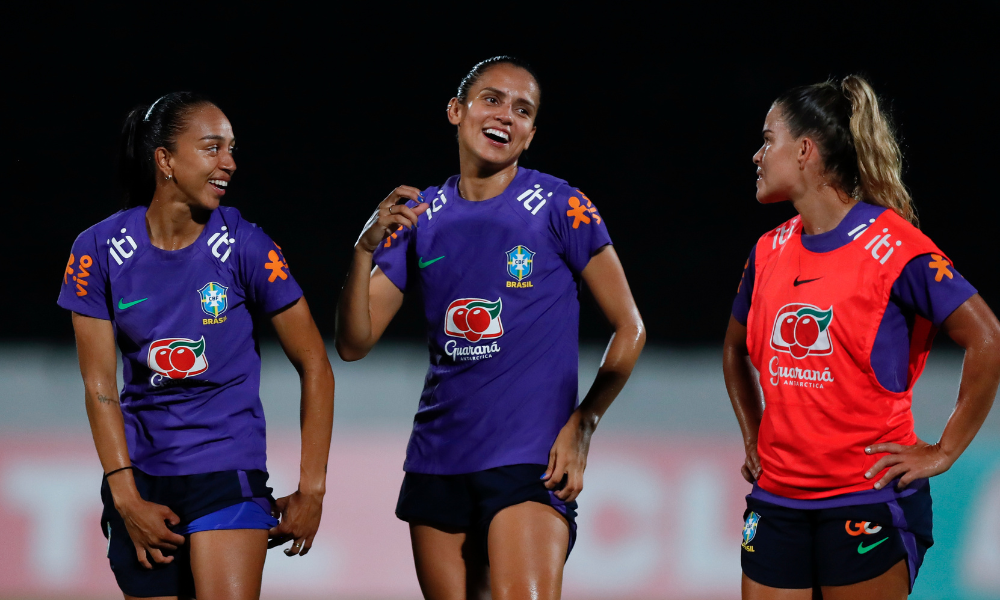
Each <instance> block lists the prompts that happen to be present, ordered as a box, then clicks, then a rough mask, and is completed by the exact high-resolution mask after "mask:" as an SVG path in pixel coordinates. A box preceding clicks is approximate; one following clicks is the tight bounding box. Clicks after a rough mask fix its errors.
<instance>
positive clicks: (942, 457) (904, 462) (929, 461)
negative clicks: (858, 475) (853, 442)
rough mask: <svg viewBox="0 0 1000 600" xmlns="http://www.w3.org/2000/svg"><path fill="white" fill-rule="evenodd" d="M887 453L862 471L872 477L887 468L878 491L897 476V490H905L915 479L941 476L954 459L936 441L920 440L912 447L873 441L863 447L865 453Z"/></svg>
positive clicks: (879, 483)
mask: <svg viewBox="0 0 1000 600" xmlns="http://www.w3.org/2000/svg"><path fill="white" fill-rule="evenodd" d="M882 452H888V453H889V454H888V455H886V456H883V457H882V458H880V459H879V460H878V462H876V463H875V464H874V465H873V466H872V468H871V469H868V471H867V472H866V473H865V477H866V478H868V479H871V478H872V477H875V476H876V475H877V474H878V473H879V472H880V471H882V469H885V468H886V467H890V468H889V470H888V471H886V473H885V475H883V476H882V478H881V479H879V480H878V482H876V483H875V489H877V490H880V489H882V488H884V487H885V486H886V485H888V484H889V482H890V481H892V480H893V479H895V478H897V477H899V483H898V484H897V485H896V488H897V489H900V490H901V489H904V488H905V487H906V486H908V485H910V484H911V483H912V482H913V481H914V480H916V479H923V478H925V477H933V476H934V475H940V474H941V473H944V472H945V471H947V470H948V469H950V468H951V465H952V463H953V462H954V461H953V460H952V459H951V458H950V457H949V456H948V455H947V454H945V452H944V450H942V449H941V446H940V445H939V444H928V443H926V442H924V441H922V440H917V443H916V444H914V445H912V446H903V445H902V444H873V445H871V446H869V447H867V448H865V453H866V454H879V453H882Z"/></svg>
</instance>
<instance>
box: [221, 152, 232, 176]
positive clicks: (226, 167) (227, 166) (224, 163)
mask: <svg viewBox="0 0 1000 600" xmlns="http://www.w3.org/2000/svg"><path fill="white" fill-rule="evenodd" d="M219 168H220V169H222V170H223V171H225V172H226V173H228V174H230V175H232V174H233V172H235V171H236V159H234V158H233V153H232V152H225V153H224V154H223V155H222V159H221V160H220V161H219Z"/></svg>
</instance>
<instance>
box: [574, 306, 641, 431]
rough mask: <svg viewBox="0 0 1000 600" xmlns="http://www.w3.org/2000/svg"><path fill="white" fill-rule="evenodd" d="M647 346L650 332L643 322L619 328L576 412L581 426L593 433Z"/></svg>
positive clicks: (612, 337)
mask: <svg viewBox="0 0 1000 600" xmlns="http://www.w3.org/2000/svg"><path fill="white" fill-rule="evenodd" d="M645 344H646V330H645V327H644V326H643V324H642V321H636V322H632V323H628V324H627V325H622V326H619V327H618V328H616V330H615V333H614V334H613V335H612V336H611V341H610V342H609V343H608V347H607V350H605V352H604V359H603V361H602V362H601V366H600V368H599V369H598V370H597V377H596V378H595V379H594V383H593V384H592V385H591V386H590V390H589V391H588V392H587V395H586V396H585V397H584V399H583V401H582V402H580V406H579V407H578V408H577V410H576V414H577V416H578V417H579V418H580V419H581V425H583V426H584V427H586V428H588V429H589V430H593V429H595V428H596V427H597V424H598V423H599V422H600V420H601V418H602V417H603V416H604V413H605V412H606V411H607V410H608V407H610V406H611V403H612V402H614V400H615V398H617V397H618V394H619V393H620V392H621V391H622V388H624V387H625V383H626V382H627V381H628V378H629V376H631V374H632V369H634V368H635V363H636V361H638V360H639V354H640V353H641V352H642V348H643V346H644V345H645Z"/></svg>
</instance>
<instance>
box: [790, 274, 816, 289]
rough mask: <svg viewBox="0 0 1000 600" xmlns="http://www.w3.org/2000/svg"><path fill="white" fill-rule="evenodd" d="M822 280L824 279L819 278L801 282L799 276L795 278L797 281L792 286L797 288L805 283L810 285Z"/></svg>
mask: <svg viewBox="0 0 1000 600" xmlns="http://www.w3.org/2000/svg"><path fill="white" fill-rule="evenodd" d="M820 279H823V278H822V277H817V278H816V279H803V280H802V281H799V276H798V275H796V276H795V281H793V282H792V285H794V286H795V287H799V286H800V285H802V284H803V283H809V282H810V281H819V280H820Z"/></svg>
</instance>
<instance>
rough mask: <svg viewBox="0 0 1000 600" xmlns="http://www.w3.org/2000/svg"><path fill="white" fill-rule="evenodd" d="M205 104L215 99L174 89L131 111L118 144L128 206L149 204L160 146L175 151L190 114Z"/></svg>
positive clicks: (124, 200)
mask: <svg viewBox="0 0 1000 600" xmlns="http://www.w3.org/2000/svg"><path fill="white" fill-rule="evenodd" d="M202 104H212V103H211V102H210V101H209V100H208V99H207V98H205V97H204V96H201V95H199V94H195V93H192V92H173V93H170V94H167V95H165V96H162V97H160V98H159V99H157V100H156V101H155V102H153V103H152V104H150V105H143V104H140V105H138V106H136V107H135V108H133V109H132V110H131V111H129V113H128V116H127V117H125V122H124V123H123V124H122V133H121V138H120V141H119V146H118V179H119V183H120V185H121V187H122V200H123V202H124V205H125V208H131V207H133V206H139V205H142V204H145V205H147V206H148V205H149V202H150V201H151V200H152V198H153V193H154V192H155V191H156V177H157V174H156V173H157V169H156V162H155V160H154V158H153V156H154V154H155V153H156V149H157V148H161V147H162V148H166V149H167V150H169V151H171V152H174V151H175V150H176V144H177V136H178V135H179V134H180V133H181V131H182V130H183V129H184V126H185V124H186V118H187V116H188V115H189V114H190V113H191V111H192V110H193V109H194V108H197V107H198V106H200V105H202Z"/></svg>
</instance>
